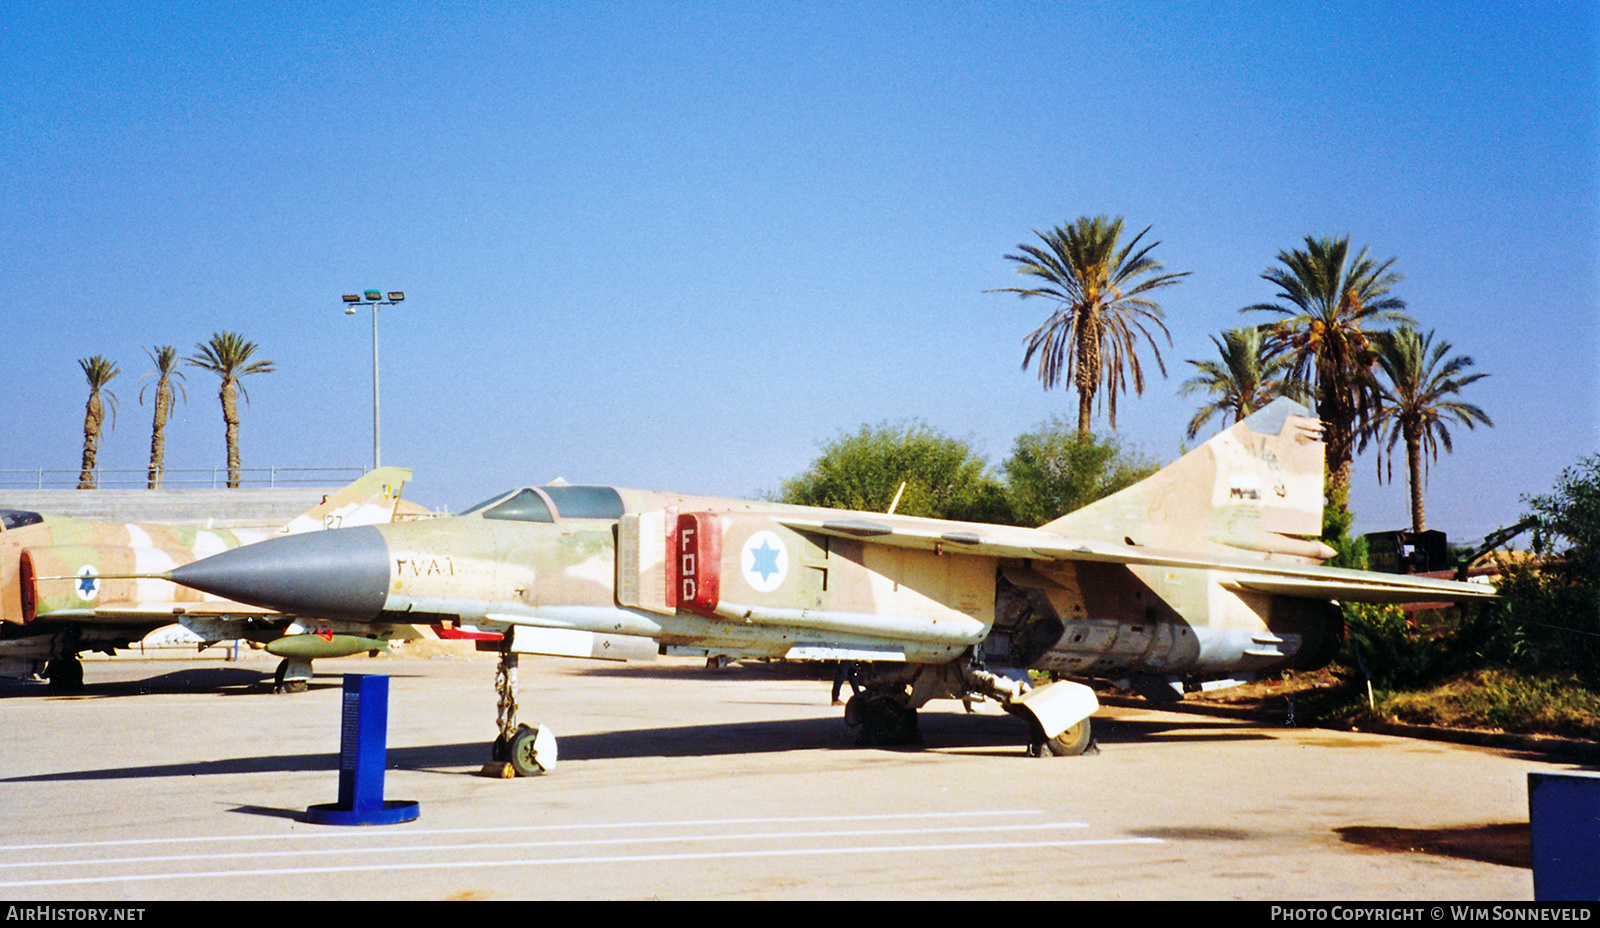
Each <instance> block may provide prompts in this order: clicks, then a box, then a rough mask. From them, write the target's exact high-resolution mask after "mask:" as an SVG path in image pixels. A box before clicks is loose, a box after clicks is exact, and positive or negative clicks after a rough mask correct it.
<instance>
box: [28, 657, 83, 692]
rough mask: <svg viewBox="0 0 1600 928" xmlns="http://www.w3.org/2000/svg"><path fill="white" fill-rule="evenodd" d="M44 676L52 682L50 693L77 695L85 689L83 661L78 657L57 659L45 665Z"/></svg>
mask: <svg viewBox="0 0 1600 928" xmlns="http://www.w3.org/2000/svg"><path fill="white" fill-rule="evenodd" d="M36 666H37V665H36ZM44 676H45V678H46V679H47V680H49V681H50V683H49V689H50V692H52V693H76V692H78V691H80V690H82V689H83V661H80V660H78V659H77V658H76V657H58V658H55V659H53V660H51V661H49V662H47V663H46V664H45V665H44Z"/></svg>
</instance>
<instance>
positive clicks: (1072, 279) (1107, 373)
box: [987, 216, 1189, 438]
mask: <svg viewBox="0 0 1600 928" xmlns="http://www.w3.org/2000/svg"><path fill="white" fill-rule="evenodd" d="M1149 231H1150V228H1149V226H1146V227H1145V229H1144V231H1142V232H1140V233H1139V234H1138V235H1135V236H1134V237H1133V240H1132V241H1130V242H1129V243H1128V244H1127V245H1126V246H1122V247H1119V242H1118V239H1120V238H1121V236H1122V218H1121V217H1120V216H1119V217H1117V218H1115V219H1108V218H1107V217H1105V216H1096V217H1094V218H1093V219H1091V218H1089V217H1087V216H1083V217H1079V219H1078V220H1077V222H1075V223H1073V224H1071V225H1068V226H1064V227H1057V228H1055V229H1052V230H1051V231H1049V232H1040V231H1038V230H1034V233H1033V234H1035V235H1037V236H1039V238H1040V239H1042V240H1043V241H1044V244H1045V247H1044V248H1040V247H1038V246H1036V245H1018V246H1017V248H1018V249H1020V250H1021V251H1022V254H1015V255H1006V256H1005V257H1006V260H1008V261H1015V262H1017V268H1016V271H1017V273H1018V274H1026V275H1029V276H1031V277H1038V278H1040V279H1041V280H1043V281H1044V285H1043V286H1039V287H1004V288H1001V289H999V290H990V291H987V292H989V293H1015V294H1017V295H1018V296H1020V297H1022V298H1024V299H1026V298H1027V297H1030V296H1042V297H1045V298H1046V299H1050V300H1054V301H1055V302H1056V310H1055V312H1054V313H1052V314H1051V315H1050V318H1049V319H1047V320H1045V323H1044V325H1042V326H1040V327H1039V328H1037V329H1035V330H1034V331H1033V333H1032V334H1030V335H1029V336H1028V337H1027V340H1026V341H1027V345H1028V351H1027V354H1025V355H1024V356H1023V358H1022V369H1023V370H1027V369H1028V364H1029V363H1030V362H1032V361H1033V357H1034V355H1036V354H1037V355H1038V356H1039V380H1040V382H1041V383H1043V384H1044V388H1045V389H1046V390H1049V389H1051V388H1053V387H1055V386H1056V384H1057V383H1059V382H1060V381H1061V377H1062V375H1063V374H1065V375H1066V378H1067V379H1068V380H1070V381H1071V382H1072V386H1073V387H1074V388H1076V389H1077V391H1078V437H1079V438H1086V437H1088V436H1089V434H1090V432H1089V416H1090V412H1091V410H1092V409H1093V407H1094V398H1095V394H1096V393H1097V392H1098V391H1099V389H1100V386H1101V384H1102V382H1103V383H1104V386H1105V388H1106V392H1107V393H1108V394H1109V396H1110V399H1109V402H1108V403H1107V406H1108V407H1109V409H1110V414H1111V416H1110V418H1111V427H1112V428H1116V427H1117V394H1118V393H1122V392H1126V391H1127V375H1128V374H1130V373H1131V374H1132V375H1133V389H1134V392H1135V393H1139V394H1142V393H1143V392H1144V370H1143V369H1142V368H1141V367H1140V365H1139V356H1138V355H1137V354H1136V353H1135V351H1134V349H1135V348H1136V347H1137V344H1138V342H1139V340H1140V339H1141V338H1142V339H1143V340H1145V341H1148V342H1149V343H1150V349H1151V352H1152V353H1153V354H1154V355H1155V359H1156V364H1157V365H1158V366H1159V367H1160V368H1161V375H1162V376H1163V377H1164V376H1166V373H1167V367H1166V364H1165V363H1164V362H1163V361H1162V360H1161V349H1160V346H1159V345H1157V344H1156V342H1155V339H1153V338H1151V335H1150V331H1149V329H1147V328H1146V327H1145V326H1146V323H1149V324H1151V325H1154V326H1155V327H1156V328H1158V329H1160V330H1161V334H1162V335H1164V336H1166V338H1167V344H1169V345H1170V344H1171V343H1172V336H1171V335H1170V334H1169V333H1168V332H1167V327H1166V325H1165V324H1164V323H1163V322H1162V319H1163V318H1164V314H1163V313H1162V311H1161V306H1160V305H1159V304H1157V303H1156V302H1155V301H1154V300H1152V299H1150V298H1149V297H1148V296H1146V295H1145V294H1148V293H1150V292H1151V291H1153V290H1156V289H1158V288H1160V287H1167V286H1171V285H1172V284H1175V283H1177V282H1178V280H1179V279H1180V278H1182V277H1185V276H1188V273H1189V272H1188V271H1184V272H1182V273H1168V274H1161V273H1158V272H1159V271H1160V270H1161V268H1162V265H1161V263H1160V262H1159V261H1156V260H1154V259H1153V258H1151V257H1150V250H1151V249H1152V248H1154V247H1155V246H1156V245H1159V244H1161V243H1160V242H1152V243H1151V244H1149V245H1146V246H1144V247H1143V248H1139V250H1137V251H1135V249H1136V248H1138V246H1139V240H1140V239H1142V238H1144V234H1145V232H1149ZM1144 275H1154V276H1144ZM1141 277H1143V278H1144V279H1142V280H1140V279H1139V278H1141Z"/></svg>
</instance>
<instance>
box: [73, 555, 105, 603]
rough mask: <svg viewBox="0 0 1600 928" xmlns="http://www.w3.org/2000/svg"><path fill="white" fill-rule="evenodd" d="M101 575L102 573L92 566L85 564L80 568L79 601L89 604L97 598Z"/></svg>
mask: <svg viewBox="0 0 1600 928" xmlns="http://www.w3.org/2000/svg"><path fill="white" fill-rule="evenodd" d="M99 575H100V571H98V570H95V569H94V565H92V564H85V565H83V566H82V567H80V568H78V585H77V591H78V598H79V599H81V600H83V601H85V602H88V601H89V600H91V599H94V598H95V596H96V595H97V594H98V593H99V592H100V579H99Z"/></svg>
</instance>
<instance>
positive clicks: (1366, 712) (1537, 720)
mask: <svg viewBox="0 0 1600 928" xmlns="http://www.w3.org/2000/svg"><path fill="white" fill-rule="evenodd" d="M1308 695H1310V694H1308ZM1374 696H1375V705H1373V706H1372V707H1369V706H1368V704H1367V693H1366V684H1365V681H1364V680H1361V679H1360V678H1359V677H1350V678H1345V679H1344V680H1343V681H1341V683H1340V684H1339V685H1337V686H1334V687H1330V688H1327V689H1322V690H1318V691H1315V694H1314V695H1311V696H1310V698H1309V699H1305V700H1304V701H1303V702H1302V705H1303V706H1304V709H1303V710H1302V712H1303V714H1304V715H1306V716H1308V717H1314V718H1316V719H1317V721H1318V723H1320V724H1336V723H1346V724H1360V723H1362V722H1368V723H1370V722H1374V721H1380V722H1404V723H1408V724H1412V725H1434V726H1439V727H1442V728H1470V729H1485V730H1494V731H1507V732H1515V733H1517V734H1538V735H1559V736H1562V737H1567V738H1588V739H1592V740H1600V694H1597V693H1595V692H1594V691H1592V690H1590V689H1589V688H1588V687H1586V686H1584V685H1583V683H1582V681H1581V680H1579V678H1578V677H1576V676H1575V675H1572V674H1554V673H1543V674H1527V673H1510V672H1507V671H1504V670H1475V671H1471V672H1469V673H1465V674H1462V675H1460V676H1457V677H1454V678H1451V679H1448V680H1445V681H1443V682H1441V683H1439V684H1437V685H1435V686H1432V687H1428V688H1422V689H1416V690H1410V691H1383V690H1375V691H1374ZM1308 720H1309V719H1308Z"/></svg>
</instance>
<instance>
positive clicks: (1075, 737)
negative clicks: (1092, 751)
mask: <svg viewBox="0 0 1600 928" xmlns="http://www.w3.org/2000/svg"><path fill="white" fill-rule="evenodd" d="M1093 740H1094V739H1093V738H1091V737H1090V735H1089V720H1088V719H1084V720H1083V721H1081V722H1079V723H1078V724H1076V725H1072V726H1069V727H1068V728H1067V730H1066V731H1064V732H1062V733H1061V734H1059V735H1056V736H1055V737H1054V738H1048V739H1046V740H1045V743H1044V749H1045V750H1046V751H1048V752H1050V754H1051V756H1053V757H1077V756H1078V755H1079V754H1082V753H1083V752H1084V751H1087V750H1089V745H1090V744H1091V743H1092V742H1093Z"/></svg>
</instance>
